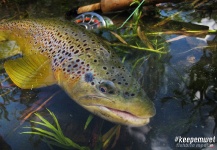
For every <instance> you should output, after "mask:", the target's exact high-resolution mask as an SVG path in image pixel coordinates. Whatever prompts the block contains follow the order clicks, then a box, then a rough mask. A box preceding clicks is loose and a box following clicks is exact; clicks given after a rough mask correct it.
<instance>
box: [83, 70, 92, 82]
mask: <svg viewBox="0 0 217 150" xmlns="http://www.w3.org/2000/svg"><path fill="white" fill-rule="evenodd" d="M84 79H85V81H86V82H91V81H93V74H92V73H91V72H89V73H86V74H85V77H84ZM93 83H94V82H92V83H91V84H92V85H93Z"/></svg>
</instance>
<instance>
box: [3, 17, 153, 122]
mask: <svg viewBox="0 0 217 150" xmlns="http://www.w3.org/2000/svg"><path fill="white" fill-rule="evenodd" d="M8 40H10V41H15V42H16V44H17V45H18V46H19V48H11V49H9V48H8V49H3V48H2V49H0V58H1V59H2V58H8V57H10V56H13V55H16V54H21V55H22V57H20V58H17V59H11V60H7V61H5V63H4V68H5V70H6V72H7V74H8V75H9V77H10V79H11V80H12V81H13V82H14V83H15V84H16V85H17V86H18V87H20V88H21V89H32V88H40V87H44V86H49V85H52V84H58V85H59V86H60V87H61V88H62V89H63V90H64V91H65V92H66V93H67V94H68V95H69V96H70V97H71V98H72V99H73V100H75V101H76V102H77V103H78V104H80V105H81V106H82V107H84V108H85V109H87V110H89V111H90V112H92V113H94V114H96V115H98V116H100V117H102V118H104V119H106V120H109V121H112V122H115V123H119V124H123V125H129V126H142V125H145V124H147V123H148V122H149V120H150V118H151V117H153V116H154V115H155V108H154V105H153V103H152V101H150V100H149V98H148V97H147V96H146V94H145V92H144V91H143V89H142V88H141V86H140V85H139V83H138V82H137V80H136V79H135V78H133V77H132V75H131V73H130V72H129V70H128V69H127V68H126V67H125V66H124V64H122V63H121V61H120V58H118V57H117V56H116V55H115V54H114V52H112V50H111V48H110V47H109V46H108V45H107V44H105V43H104V42H103V41H102V40H100V39H99V38H98V37H97V36H96V35H95V34H93V33H90V32H89V31H86V30H85V29H83V28H81V27H79V26H78V25H75V24H73V23H69V22H64V21H57V20H17V21H10V22H5V23H1V24H0V44H1V43H4V41H8Z"/></svg>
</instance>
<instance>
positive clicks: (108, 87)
mask: <svg viewBox="0 0 217 150" xmlns="http://www.w3.org/2000/svg"><path fill="white" fill-rule="evenodd" d="M99 90H100V91H101V92H102V93H104V94H115V85H114V83H113V82H111V81H103V82H101V83H100V85H99Z"/></svg>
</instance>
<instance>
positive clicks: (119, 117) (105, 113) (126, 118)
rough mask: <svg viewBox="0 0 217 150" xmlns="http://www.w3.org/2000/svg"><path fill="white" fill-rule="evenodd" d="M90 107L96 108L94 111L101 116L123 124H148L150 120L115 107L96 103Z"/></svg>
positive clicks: (137, 125)
mask: <svg viewBox="0 0 217 150" xmlns="http://www.w3.org/2000/svg"><path fill="white" fill-rule="evenodd" d="M88 107H92V108H94V109H95V110H94V111H92V112H93V113H95V114H97V115H99V116H101V117H102V118H104V119H106V120H109V121H111V122H115V123H119V124H122V125H127V126H133V127H139V126H144V125H146V124H148V123H149V121H150V119H149V118H141V117H137V116H135V115H133V114H131V113H130V112H127V111H122V110H118V109H113V108H109V107H106V106H101V105H96V106H88Z"/></svg>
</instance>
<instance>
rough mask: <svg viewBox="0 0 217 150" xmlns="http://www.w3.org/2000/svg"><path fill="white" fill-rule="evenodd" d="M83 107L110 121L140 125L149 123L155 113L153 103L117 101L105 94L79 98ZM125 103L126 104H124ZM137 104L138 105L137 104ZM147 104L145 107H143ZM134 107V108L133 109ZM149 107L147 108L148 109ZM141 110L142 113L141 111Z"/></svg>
mask: <svg viewBox="0 0 217 150" xmlns="http://www.w3.org/2000/svg"><path fill="white" fill-rule="evenodd" d="M79 103H80V104H81V106H82V107H84V108H85V109H87V110H89V111H90V112H92V113H94V114H96V115H98V116H100V117H101V118H103V119H106V120H108V121H111V122H114V123H118V124H122V125H127V126H132V127H140V126H143V125H146V124H148V123H149V121H150V118H151V117H153V116H154V115H155V113H156V112H155V109H154V106H153V103H152V102H150V101H148V103H146V104H145V103H143V104H142V105H141V103H140V102H139V103H135V102H134V103H127V102H126V103H125V104H121V103H118V102H117V103H116V102H115V101H113V100H111V99H108V98H107V97H103V96H96V95H89V96H84V97H82V98H80V99H79ZM123 105H124V106H123ZM136 105H137V106H136ZM143 105H146V106H145V107H141V106H143ZM131 108H132V109H131ZM146 108H147V109H146ZM140 110H141V113H139V112H140Z"/></svg>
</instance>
